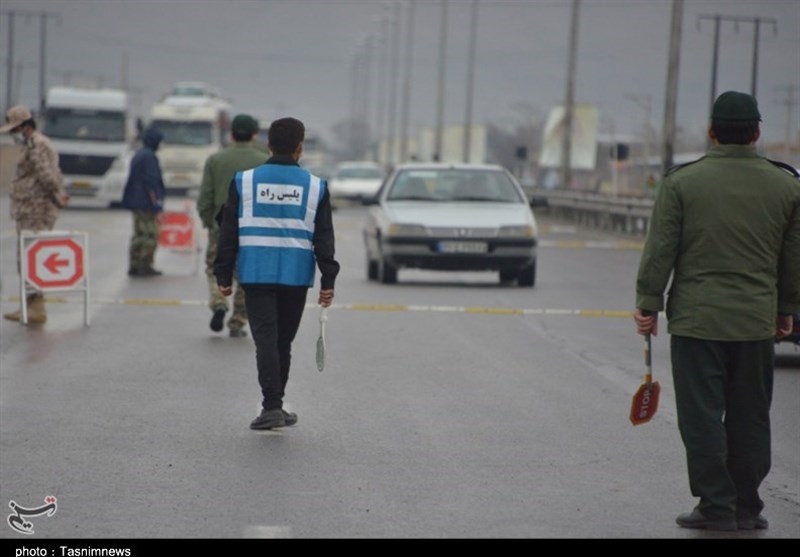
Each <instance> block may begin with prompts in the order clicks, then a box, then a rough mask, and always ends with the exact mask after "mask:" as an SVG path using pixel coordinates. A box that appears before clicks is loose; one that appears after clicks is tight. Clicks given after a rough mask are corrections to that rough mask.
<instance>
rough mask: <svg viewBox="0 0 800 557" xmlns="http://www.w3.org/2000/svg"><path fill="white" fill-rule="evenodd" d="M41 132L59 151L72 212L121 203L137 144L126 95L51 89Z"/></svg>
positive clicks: (100, 91) (59, 162)
mask: <svg viewBox="0 0 800 557" xmlns="http://www.w3.org/2000/svg"><path fill="white" fill-rule="evenodd" d="M42 131H43V132H44V134H45V135H47V136H48V137H49V138H50V139H51V140H52V141H53V145H54V147H55V148H56V150H57V151H58V155H59V157H58V164H59V167H60V168H61V172H62V174H63V175H64V181H65V185H66V188H67V191H68V192H69V195H70V198H71V199H70V206H89V207H108V206H111V205H113V204H115V203H117V202H119V201H121V200H122V190H123V187H124V185H125V180H126V178H127V172H128V163H129V162H130V157H131V155H132V151H131V140H132V138H133V126H132V123H131V120H130V117H129V110H128V96H127V94H126V93H125V91H122V90H118V89H86V88H80V87H51V88H50V89H49V90H48V92H47V100H46V101H45V111H44V119H43V123H42Z"/></svg>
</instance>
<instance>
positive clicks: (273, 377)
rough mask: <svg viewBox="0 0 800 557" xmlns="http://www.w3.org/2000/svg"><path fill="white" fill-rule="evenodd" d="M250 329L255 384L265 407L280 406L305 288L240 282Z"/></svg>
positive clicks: (304, 302) (305, 293) (303, 305)
mask: <svg viewBox="0 0 800 557" xmlns="http://www.w3.org/2000/svg"><path fill="white" fill-rule="evenodd" d="M242 286H243V287H244V301H245V307H246V308H247V317H248V320H249V322H250V332H251V333H252V335H253V341H254V342H255V345H256V365H257V367H258V383H259V385H261V394H262V396H263V401H262V406H263V407H264V409H265V410H273V409H275V408H283V395H284V393H285V391H286V383H287V382H288V381H289V368H290V367H291V363H292V341H294V337H295V335H296V334H297V329H298V328H299V327H300V320H301V319H302V317H303V310H304V309H305V305H306V295H307V294H308V288H306V287H304V286H300V287H298V286H280V285H275V286H273V285H262V284H243V285H242Z"/></svg>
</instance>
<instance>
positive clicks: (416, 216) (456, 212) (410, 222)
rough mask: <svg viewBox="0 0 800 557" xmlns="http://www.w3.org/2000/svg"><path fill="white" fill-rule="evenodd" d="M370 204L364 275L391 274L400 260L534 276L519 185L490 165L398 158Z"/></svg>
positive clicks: (528, 215)
mask: <svg viewBox="0 0 800 557" xmlns="http://www.w3.org/2000/svg"><path fill="white" fill-rule="evenodd" d="M367 204H368V205H370V208H369V212H368V216H367V223H366V225H365V227H364V231H363V233H364V243H365V245H366V253H367V257H366V259H367V261H366V263H367V277H368V278H369V279H370V280H380V281H381V282H383V283H395V282H397V271H398V269H401V268H418V269H434V270H462V271H487V270H491V271H499V272H500V280H501V282H511V281H516V282H517V283H518V284H519V285H520V286H528V287H531V286H533V285H534V284H535V283H536V244H537V229H536V220H535V218H534V215H533V211H532V210H531V206H532V205H534V204H532V203H530V202H529V201H528V199H527V198H526V196H525V193H524V192H523V190H522V187H521V186H520V185H519V183H518V182H517V181H516V180H515V179H514V177H513V176H512V175H511V174H510V173H509V172H508V171H507V170H505V169H504V168H503V167H501V166H496V165H474V164H445V163H431V164H420V163H409V164H403V165H400V166H398V167H397V168H396V169H395V171H394V172H393V173H392V175H391V176H390V177H389V179H388V180H387V181H386V182H385V184H384V185H383V187H382V188H381V190H380V192H379V193H378V195H377V196H376V197H375V198H374V199H372V200H369V201H368V202H367Z"/></svg>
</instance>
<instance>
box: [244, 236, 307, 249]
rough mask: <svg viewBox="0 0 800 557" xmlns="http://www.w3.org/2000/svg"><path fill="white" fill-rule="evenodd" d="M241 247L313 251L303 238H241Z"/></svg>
mask: <svg viewBox="0 0 800 557" xmlns="http://www.w3.org/2000/svg"><path fill="white" fill-rule="evenodd" d="M239 245H240V246H257V247H267V248H301V249H307V250H310V249H311V242H309V241H308V240H303V239H302V238H279V237H276V236H240V237H239Z"/></svg>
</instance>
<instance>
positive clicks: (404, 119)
mask: <svg viewBox="0 0 800 557" xmlns="http://www.w3.org/2000/svg"><path fill="white" fill-rule="evenodd" d="M414 2H415V0H409V2H408V23H407V24H406V72H405V83H404V84H403V107H402V109H401V116H400V125H401V127H402V131H401V132H400V135H401V136H402V140H401V143H400V161H399V162H406V161H407V160H408V125H409V119H410V115H409V109H410V106H411V71H412V68H413V66H414V63H413V62H414Z"/></svg>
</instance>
